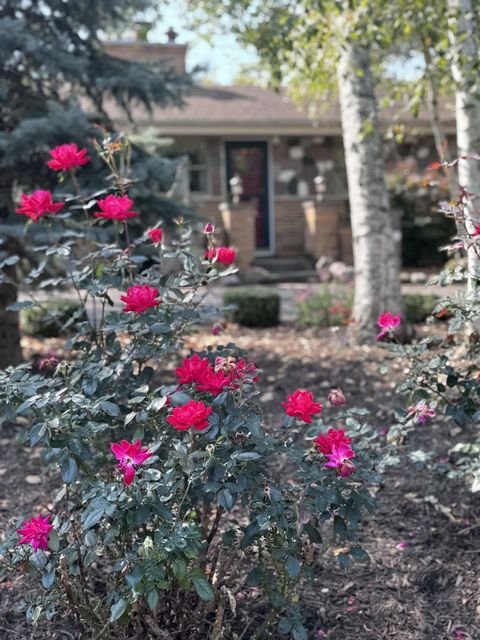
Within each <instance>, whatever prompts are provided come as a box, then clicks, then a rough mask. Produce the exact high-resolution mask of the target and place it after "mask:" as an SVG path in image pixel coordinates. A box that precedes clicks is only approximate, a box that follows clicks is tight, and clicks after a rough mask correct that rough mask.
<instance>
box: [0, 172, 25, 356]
mask: <svg viewBox="0 0 480 640" xmlns="http://www.w3.org/2000/svg"><path fill="white" fill-rule="evenodd" d="M9 178H10V176H8V174H6V173H3V174H1V175H0V222H1V221H3V220H6V219H7V218H8V215H9V213H10V212H11V211H12V210H13V208H14V207H13V202H12V184H11V180H10V179H9ZM12 243H13V241H12V239H11V238H10V239H9V240H7V241H6V242H4V243H3V244H1V245H0V253H1V254H2V259H3V258H4V257H6V256H7V255H8V254H15V253H17V251H16V250H15V249H16V247H14V246H12ZM13 244H14V243H13ZM4 274H5V276H6V279H5V280H3V279H2V281H1V282H0V369H3V368H5V367H8V366H10V365H17V364H19V363H20V362H21V361H22V350H21V347H20V316H19V313H18V311H7V307H8V306H9V305H11V304H13V303H15V302H16V301H17V287H16V286H15V284H14V278H15V269H14V268H12V267H5V268H4Z"/></svg>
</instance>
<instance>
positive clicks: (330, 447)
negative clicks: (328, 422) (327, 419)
mask: <svg viewBox="0 0 480 640" xmlns="http://www.w3.org/2000/svg"><path fill="white" fill-rule="evenodd" d="M314 442H315V445H316V446H317V447H318V449H319V450H320V452H321V453H323V455H324V456H325V457H326V458H327V460H328V462H326V463H325V467H327V468H330V469H337V472H338V475H339V476H341V477H342V478H346V477H347V476H349V475H351V474H352V473H355V471H356V470H357V468H356V467H355V465H354V464H353V462H352V461H351V459H352V458H354V457H355V452H354V451H353V449H352V448H351V446H350V443H351V442H352V439H351V438H349V437H348V436H346V435H345V432H344V431H343V429H329V430H328V431H327V433H326V434H323V433H321V434H319V435H318V436H317V437H316V438H315V440H314Z"/></svg>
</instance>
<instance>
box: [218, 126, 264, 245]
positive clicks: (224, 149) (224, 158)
mask: <svg viewBox="0 0 480 640" xmlns="http://www.w3.org/2000/svg"><path fill="white" fill-rule="evenodd" d="M221 142H222V144H221V165H220V166H221V170H222V171H221V182H222V195H223V196H224V198H225V201H226V202H228V201H229V197H230V192H229V189H228V185H227V176H228V172H227V142H239V143H241V142H247V143H250V142H251V143H252V144H254V143H256V142H263V143H266V151H267V153H266V157H265V160H266V163H267V198H268V236H269V246H268V247H267V248H263V249H257V248H255V255H256V256H257V257H259V258H261V257H265V258H266V257H270V256H273V255H275V244H276V243H275V199H274V196H275V191H274V180H273V147H272V141H271V139H270V138H252V137H250V136H235V137H230V136H228V137H223V138H222V141H221Z"/></svg>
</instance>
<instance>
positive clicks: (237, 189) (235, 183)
mask: <svg viewBox="0 0 480 640" xmlns="http://www.w3.org/2000/svg"><path fill="white" fill-rule="evenodd" d="M228 184H229V185H230V191H231V193H232V202H233V203H234V204H238V203H239V202H240V197H241V196H242V195H243V181H242V178H241V177H240V175H239V174H238V173H236V174H235V175H233V176H232V177H231V178H230V180H229V181H228Z"/></svg>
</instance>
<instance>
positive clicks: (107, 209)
mask: <svg viewBox="0 0 480 640" xmlns="http://www.w3.org/2000/svg"><path fill="white" fill-rule="evenodd" d="M97 204H98V206H99V207H100V209H101V211H97V212H95V213H94V215H95V217H96V218H109V219H110V220H118V221H120V222H121V221H123V220H127V219H128V218H135V217H136V216H138V215H139V212H138V211H130V208H131V207H132V205H133V200H130V198H129V197H128V196H114V195H109V196H107V197H106V198H105V199H104V200H98V202H97Z"/></svg>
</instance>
